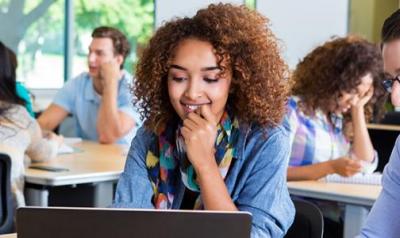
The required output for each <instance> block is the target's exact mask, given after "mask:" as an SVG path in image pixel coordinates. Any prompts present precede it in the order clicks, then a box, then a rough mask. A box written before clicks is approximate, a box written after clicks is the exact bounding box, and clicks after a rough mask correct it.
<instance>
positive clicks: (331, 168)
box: [285, 36, 383, 181]
mask: <svg viewBox="0 0 400 238" xmlns="http://www.w3.org/2000/svg"><path fill="white" fill-rule="evenodd" d="M381 75H382V60H381V56H380V53H379V49H378V48H377V47H376V46H375V45H373V44H371V43H368V42H367V41H365V40H363V39H361V38H359V37H356V36H349V37H346V38H336V39H334V40H331V41H329V42H326V43H325V44H323V45H322V46H320V47H317V48H316V49H314V50H313V51H312V52H311V53H309V54H308V55H307V56H306V57H305V58H304V59H303V61H301V62H300V63H299V65H298V66H297V68H296V70H295V71H294V73H293V75H292V83H293V87H292V95H294V96H292V97H291V98H290V100H289V103H288V108H289V109H288V114H287V117H286V119H285V122H286V125H288V126H289V129H290V134H291V142H292V153H291V156H290V163H289V168H288V180H289V181H291V180H310V179H319V178H322V177H325V176H327V175H329V174H339V175H342V176H351V175H354V174H355V173H357V172H361V171H363V172H372V171H374V170H375V169H376V166H377V163H378V158H377V154H376V152H375V151H374V148H373V147H372V144H371V140H370V137H369V135H368V130H367V121H368V119H369V118H370V117H371V115H372V103H373V102H375V101H376V100H377V99H376V98H377V97H378V96H379V95H383V89H382V87H381V86H380V77H381ZM374 89H375V90H374ZM374 92H375V96H374ZM368 102H370V103H369V104H368Z"/></svg>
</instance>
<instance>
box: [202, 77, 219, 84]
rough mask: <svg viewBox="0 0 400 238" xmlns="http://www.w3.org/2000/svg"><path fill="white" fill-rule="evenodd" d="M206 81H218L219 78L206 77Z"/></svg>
mask: <svg viewBox="0 0 400 238" xmlns="http://www.w3.org/2000/svg"><path fill="white" fill-rule="evenodd" d="M204 81H206V82H207V83H215V82H218V79H217V78H204Z"/></svg>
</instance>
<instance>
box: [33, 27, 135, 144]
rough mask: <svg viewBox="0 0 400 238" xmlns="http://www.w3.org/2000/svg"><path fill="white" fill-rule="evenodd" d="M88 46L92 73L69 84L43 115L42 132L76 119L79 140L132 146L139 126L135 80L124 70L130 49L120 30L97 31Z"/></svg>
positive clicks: (40, 122)
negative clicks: (132, 89) (133, 92)
mask: <svg viewBox="0 0 400 238" xmlns="http://www.w3.org/2000/svg"><path fill="white" fill-rule="evenodd" d="M92 38H93V39H92V42H91V44H90V46H89V55H88V66H89V72H84V73H82V74H80V75H79V76H77V77H76V78H75V79H72V80H69V81H68V82H67V83H66V84H65V86H64V87H63V88H62V89H61V90H60V91H59V92H58V93H57V95H56V97H55V99H54V101H53V103H52V104H51V105H50V106H49V107H48V108H47V109H46V110H45V111H44V112H43V113H42V114H41V116H40V117H39V118H38V122H39V124H40V126H41V127H42V128H43V129H47V130H53V129H55V128H56V127H57V126H58V125H59V124H60V123H61V122H62V121H63V120H64V119H65V118H66V117H67V116H68V114H69V113H70V114H72V115H73V118H74V119H73V120H74V124H75V127H76V132H75V134H76V136H79V137H82V138H83V139H87V140H96V141H99V142H100V143H119V144H129V143H130V141H131V139H132V138H133V136H134V133H135V132H136V129H137V127H138V125H139V116H138V114H137V112H136V111H135V110H134V107H133V105H132V97H131V94H130V84H131V81H132V76H131V75H130V74H129V73H128V72H126V71H125V70H123V64H124V61H125V58H126V56H127V55H128V53H129V50H130V46H129V43H128V41H127V39H126V37H125V36H124V35H123V34H122V33H121V32H120V31H119V30H117V29H114V28H111V27H98V28H96V29H95V30H94V31H93V33H92Z"/></svg>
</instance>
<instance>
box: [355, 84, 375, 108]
mask: <svg viewBox="0 0 400 238" xmlns="http://www.w3.org/2000/svg"><path fill="white" fill-rule="evenodd" d="M372 95H374V87H372V86H371V88H370V89H369V90H368V91H367V93H366V94H364V95H363V96H362V97H360V98H359V99H358V100H357V101H356V102H355V104H354V105H353V107H356V108H363V107H364V106H365V104H367V103H368V101H369V100H370V99H371V98H372Z"/></svg>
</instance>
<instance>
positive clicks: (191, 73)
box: [168, 39, 232, 120]
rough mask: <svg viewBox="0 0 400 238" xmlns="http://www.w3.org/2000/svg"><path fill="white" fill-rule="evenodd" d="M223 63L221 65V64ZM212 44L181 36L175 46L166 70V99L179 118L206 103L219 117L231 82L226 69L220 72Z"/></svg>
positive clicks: (183, 117)
mask: <svg viewBox="0 0 400 238" xmlns="http://www.w3.org/2000/svg"><path fill="white" fill-rule="evenodd" d="M224 63H225V62H222V65H223V66H225V64H224ZM220 73H221V69H220V68H219V67H218V64H217V57H216V55H215V54H214V49H213V46H212V45H211V44H210V43H208V42H206V41H200V40H197V39H185V40H183V41H182V42H180V43H179V45H178V46H177V48H176V50H175V52H174V57H173V59H172V60H171V66H170V69H169V71H168V94H169V99H170V102H171V104H172V106H173V107H174V109H175V111H176V113H177V114H178V115H179V117H180V118H181V119H182V120H184V119H185V118H186V116H187V114H188V113H189V112H194V111H198V109H199V107H200V106H201V105H207V106H210V109H211V112H212V113H214V115H215V116H216V118H217V119H218V120H219V119H220V118H221V116H222V114H223V112H224V110H225V105H226V102H227V100H228V95H229V88H230V85H231V81H232V73H231V70H230V69H226V70H225V72H224V74H223V75H221V74H220Z"/></svg>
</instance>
